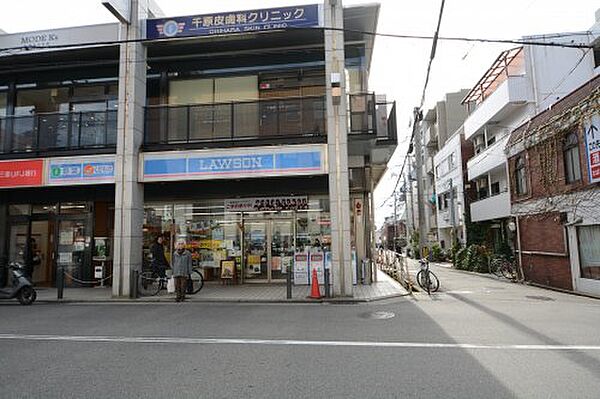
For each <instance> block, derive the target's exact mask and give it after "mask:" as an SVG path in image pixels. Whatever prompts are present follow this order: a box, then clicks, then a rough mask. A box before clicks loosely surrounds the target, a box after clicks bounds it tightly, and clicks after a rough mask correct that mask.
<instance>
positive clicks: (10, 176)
mask: <svg viewBox="0 0 600 399" xmlns="http://www.w3.org/2000/svg"><path fill="white" fill-rule="evenodd" d="M43 177H44V161H43V160H41V159H34V160H30V161H6V162H0V187H22V186H41V185H42V181H43Z"/></svg>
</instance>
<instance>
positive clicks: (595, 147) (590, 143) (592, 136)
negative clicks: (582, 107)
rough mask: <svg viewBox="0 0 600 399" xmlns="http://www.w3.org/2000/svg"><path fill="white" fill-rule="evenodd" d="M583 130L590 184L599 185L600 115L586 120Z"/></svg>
mask: <svg viewBox="0 0 600 399" xmlns="http://www.w3.org/2000/svg"><path fill="white" fill-rule="evenodd" d="M583 129H584V137H585V150H586V155H587V165H588V175H589V177H590V184H591V183H597V182H600V115H598V114H594V115H593V116H592V117H591V118H588V119H586V120H585V121H584V123H583Z"/></svg>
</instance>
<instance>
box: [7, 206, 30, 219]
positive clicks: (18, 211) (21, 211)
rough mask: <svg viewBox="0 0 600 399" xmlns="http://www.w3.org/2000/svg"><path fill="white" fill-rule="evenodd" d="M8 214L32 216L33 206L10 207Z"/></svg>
mask: <svg viewBox="0 0 600 399" xmlns="http://www.w3.org/2000/svg"><path fill="white" fill-rule="evenodd" d="M8 214H9V215H11V216H18V215H30V214H31V205H29V204H15V205H9V206H8Z"/></svg>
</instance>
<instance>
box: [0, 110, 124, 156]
mask: <svg viewBox="0 0 600 399" xmlns="http://www.w3.org/2000/svg"><path fill="white" fill-rule="evenodd" d="M116 143H117V111H116V110H105V111H86V112H67V113H45V114H32V115H25V116H7V117H4V118H1V119H0V156H2V157H4V158H10V157H23V156H40V155H53V154H55V153H58V154H60V153H63V152H65V151H69V152H73V151H85V150H93V151H94V152H97V151H98V150H99V149H106V150H107V151H106V152H111V151H113V150H114V148H115V147H116ZM103 152H104V151H103Z"/></svg>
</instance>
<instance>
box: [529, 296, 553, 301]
mask: <svg viewBox="0 0 600 399" xmlns="http://www.w3.org/2000/svg"><path fill="white" fill-rule="evenodd" d="M525 298H527V299H534V300H536V301H555V299H554V298H550V297H547V296H542V295H525Z"/></svg>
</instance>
